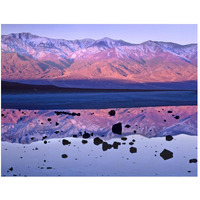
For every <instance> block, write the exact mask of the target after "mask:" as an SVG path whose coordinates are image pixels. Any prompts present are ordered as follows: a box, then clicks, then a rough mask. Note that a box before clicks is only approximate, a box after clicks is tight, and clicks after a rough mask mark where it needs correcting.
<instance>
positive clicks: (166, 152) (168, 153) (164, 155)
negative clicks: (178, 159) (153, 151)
mask: <svg viewBox="0 0 200 200" xmlns="http://www.w3.org/2000/svg"><path fill="white" fill-rule="evenodd" d="M160 156H161V157H162V158H163V159H164V160H168V159H170V158H173V152H171V151H169V150H167V149H164V150H163V151H162V152H161V153H160Z"/></svg>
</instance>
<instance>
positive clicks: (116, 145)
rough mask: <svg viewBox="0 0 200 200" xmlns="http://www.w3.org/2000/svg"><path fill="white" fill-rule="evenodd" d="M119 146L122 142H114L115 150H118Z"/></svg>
mask: <svg viewBox="0 0 200 200" xmlns="http://www.w3.org/2000/svg"><path fill="white" fill-rule="evenodd" d="M119 145H121V143H120V142H113V145H112V146H113V148H114V149H118V146H119Z"/></svg>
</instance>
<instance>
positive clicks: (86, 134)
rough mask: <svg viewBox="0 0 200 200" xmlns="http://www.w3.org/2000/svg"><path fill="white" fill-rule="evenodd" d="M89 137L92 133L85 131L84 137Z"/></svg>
mask: <svg viewBox="0 0 200 200" xmlns="http://www.w3.org/2000/svg"><path fill="white" fill-rule="evenodd" d="M89 137H90V134H89V133H87V132H86V131H85V132H84V134H83V138H85V139H86V138H89Z"/></svg>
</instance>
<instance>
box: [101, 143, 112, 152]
mask: <svg viewBox="0 0 200 200" xmlns="http://www.w3.org/2000/svg"><path fill="white" fill-rule="evenodd" d="M111 148H112V145H111V144H108V143H107V142H103V144H102V149H103V151H107V150H108V149H111Z"/></svg>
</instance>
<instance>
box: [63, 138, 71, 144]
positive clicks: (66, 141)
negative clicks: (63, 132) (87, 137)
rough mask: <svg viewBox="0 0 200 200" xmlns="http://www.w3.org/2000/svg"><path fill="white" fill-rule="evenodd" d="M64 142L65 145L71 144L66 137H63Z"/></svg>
mask: <svg viewBox="0 0 200 200" xmlns="http://www.w3.org/2000/svg"><path fill="white" fill-rule="evenodd" d="M62 144H63V145H69V144H71V142H70V141H68V140H66V139H63V140H62Z"/></svg>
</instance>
